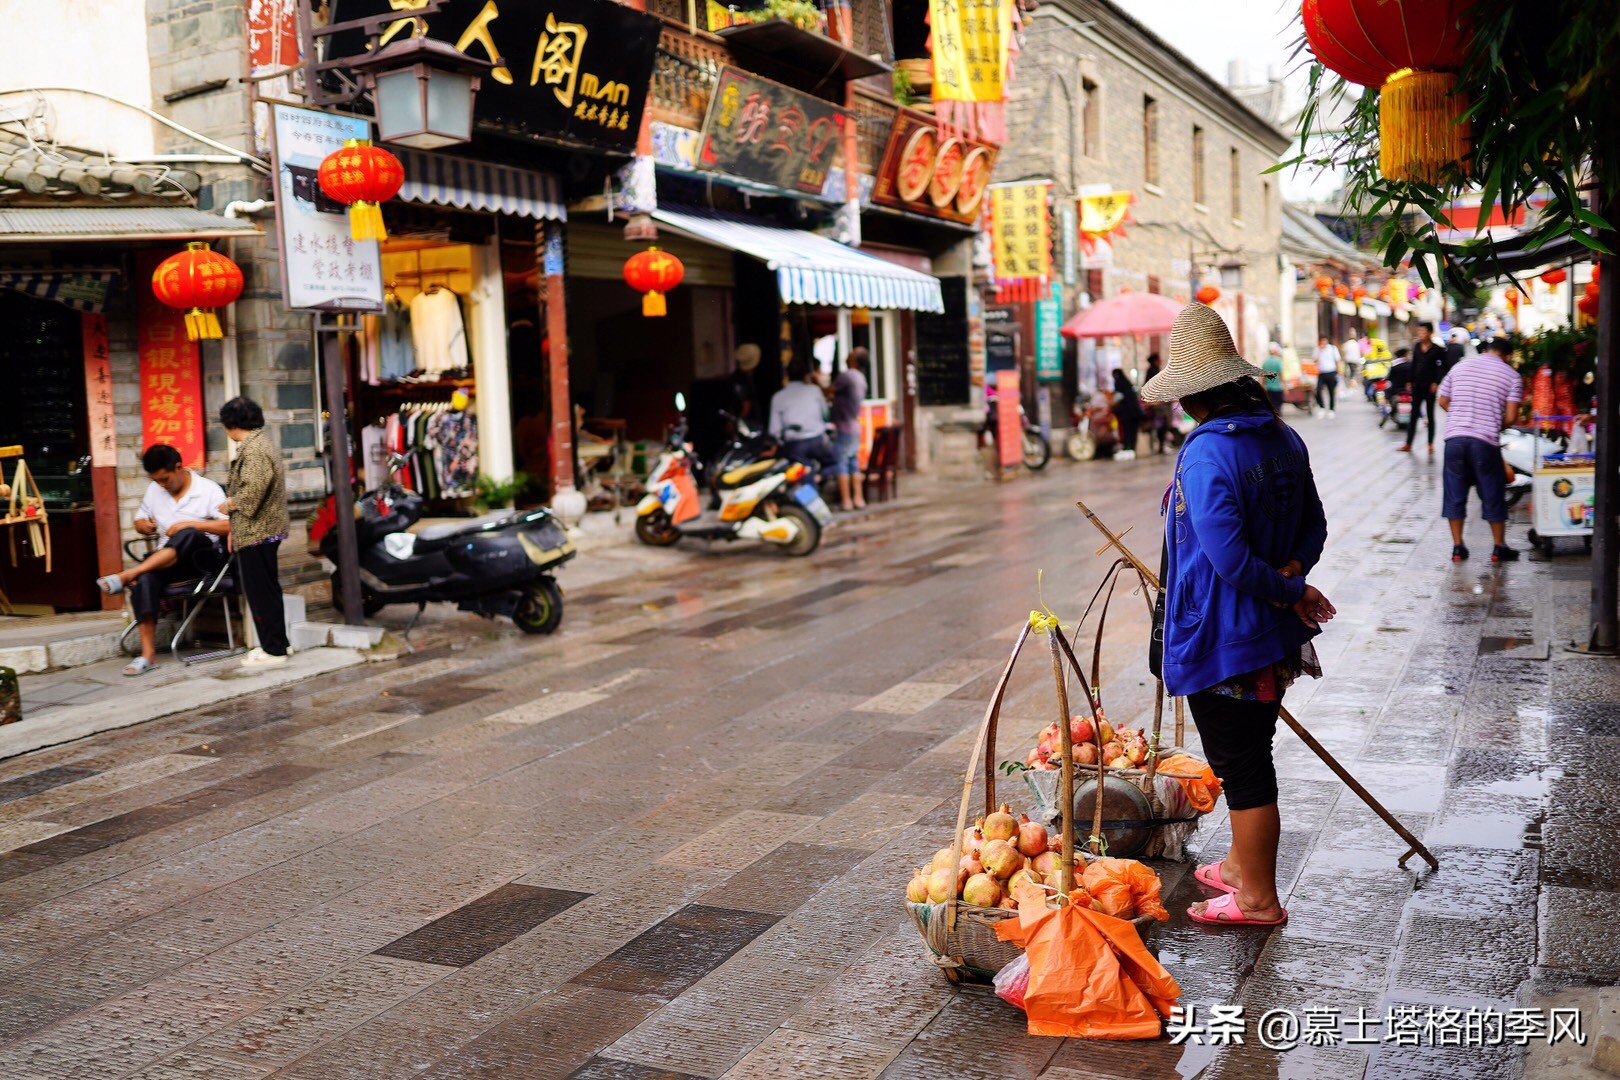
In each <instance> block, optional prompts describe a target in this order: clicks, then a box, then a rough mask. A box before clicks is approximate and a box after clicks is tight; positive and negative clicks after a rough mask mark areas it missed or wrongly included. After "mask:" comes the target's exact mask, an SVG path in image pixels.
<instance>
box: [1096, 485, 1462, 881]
mask: <svg viewBox="0 0 1620 1080" xmlns="http://www.w3.org/2000/svg"><path fill="white" fill-rule="evenodd" d="M1075 505H1076V506H1078V507H1079V508H1080V510H1081V512H1082V513H1084V514H1085V515H1086V517H1087V518H1089V519H1090V520H1091V523H1092V524H1093V525H1095V526H1097V529H1098V530H1099V531H1100V532H1101V533H1102V534H1103V535H1104V536H1106V537H1108V543H1109V545H1110V546H1112V547H1114V548H1116V549H1118V551H1119V553H1120V554H1121V555H1123V556H1124V557H1125V558H1126V559H1128V560H1130V563H1131V565H1132V566H1134V567H1136V569H1137V570H1138V571H1139V572H1140V573H1141V574H1142V575H1143V576H1144V577H1145V578H1146V580H1147V581H1148V583H1149V584H1151V585H1152V586H1153V587H1154V588H1155V589H1157V588H1159V575H1157V574H1155V573H1154V572H1153V571H1151V570H1149V569H1148V568H1147V567H1146V566H1144V565H1143V564H1142V560H1140V559H1138V558H1137V557H1136V556H1135V555H1134V554H1132V553H1131V550H1130V549H1129V548H1127V547H1126V546H1125V545H1124V544H1123V543H1121V542H1120V540H1119V538H1118V537H1117V536H1115V535H1114V533H1112V532H1110V531H1109V529H1108V526H1106V525H1104V524H1103V523H1102V520H1101V519H1100V518H1098V517H1097V515H1096V514H1093V513H1092V512H1091V508H1090V507H1088V506H1086V504H1085V503H1083V502H1078V501H1077V502H1076V503H1075ZM1278 713H1279V714H1280V715H1281V716H1282V719H1283V723H1285V724H1287V725H1288V726H1289V727H1290V728H1292V729H1293V730H1294V734H1295V735H1298V736H1299V737H1300V740H1301V741H1302V742H1304V744H1305V745H1306V746H1308V747H1310V748H1311V750H1312V751H1314V752H1315V754H1316V756H1317V757H1319V758H1321V759H1322V761H1323V763H1324V764H1326V765H1327V767H1328V768H1330V769H1332V770H1333V772H1334V773H1335V774H1336V775H1337V776H1338V777H1339V779H1340V780H1343V781H1344V783H1345V786H1346V787H1348V788H1349V789H1350V790H1351V791H1353V792H1355V793H1356V795H1357V796H1358V797H1360V799H1361V801H1362V802H1364V803H1366V804H1367V805H1368V806H1369V807H1371V808H1372V811H1373V813H1375V814H1377V815H1378V816H1379V817H1381V818H1383V819H1384V824H1386V825H1388V826H1389V827H1390V828H1391V829H1394V830H1395V834H1396V835H1397V836H1399V837H1400V838H1401V839H1402V840H1405V841H1406V842H1407V843H1408V844H1409V845H1411V846H1410V847H1409V848H1408V849H1407V851H1406V854H1405V855H1402V856H1401V857H1400V865H1401V866H1405V865H1406V860H1408V859H1410V858H1411V857H1412V856H1413V855H1421V856H1423V861H1424V862H1426V863H1428V864H1429V865H1430V866H1432V867H1434V868H1435V869H1436V870H1438V869H1440V862H1439V860H1438V859H1436V858H1435V857H1434V856H1433V855H1432V854H1430V852H1429V849H1428V848H1426V847H1424V846H1423V842H1422V841H1421V840H1419V839H1418V838H1417V837H1415V836H1413V835H1412V833H1411V831H1410V830H1409V829H1407V827H1406V826H1405V825H1402V824H1401V823H1400V820H1399V819H1398V818H1396V816H1395V815H1394V814H1392V813H1390V812H1389V811H1388V810H1386V809H1384V805H1383V804H1382V803H1380V802H1379V801H1378V800H1377V799H1375V798H1373V796H1372V793H1371V792H1369V791H1368V790H1367V789H1366V788H1364V787H1362V786H1361V783H1360V781H1358V780H1357V779H1356V778H1355V777H1354V776H1351V775H1350V771H1349V770H1348V769H1346V768H1345V767H1344V766H1343V765H1340V764H1339V762H1338V760H1337V759H1336V758H1335V757H1334V756H1333V755H1332V754H1330V753H1328V751H1327V748H1326V747H1325V746H1323V745H1322V744H1321V743H1319V742H1317V741H1316V737H1315V736H1313V735H1312V734H1311V733H1310V732H1309V731H1306V730H1305V725H1303V724H1301V723H1300V722H1299V721H1298V720H1296V719H1294V714H1293V713H1291V712H1289V711H1288V710H1287V709H1285V708H1281V707H1279V708H1278Z"/></svg>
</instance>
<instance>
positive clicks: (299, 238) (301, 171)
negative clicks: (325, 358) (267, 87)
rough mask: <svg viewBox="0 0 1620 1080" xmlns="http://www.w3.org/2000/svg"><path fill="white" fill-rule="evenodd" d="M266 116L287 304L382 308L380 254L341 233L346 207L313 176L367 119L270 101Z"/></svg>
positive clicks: (359, 135) (362, 132)
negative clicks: (272, 143)
mask: <svg viewBox="0 0 1620 1080" xmlns="http://www.w3.org/2000/svg"><path fill="white" fill-rule="evenodd" d="M274 122H275V133H276V191H277V195H276V224H277V225H278V227H279V229H280V236H281V274H282V278H281V285H282V296H284V297H285V298H286V303H287V307H288V308H290V309H292V310H295V311H372V312H380V311H382V309H383V279H382V254H381V252H380V249H379V247H378V245H377V241H375V240H356V239H354V238H353V237H352V236H350V235H349V216H348V212H347V210H348V208H347V207H345V206H344V205H343V204H342V203H340V202H337V201H336V200H333V199H330V198H328V197H327V195H326V193H325V192H323V191H322V190H321V186H320V183H319V181H317V179H316V171H317V170H318V169H319V168H320V164H321V162H322V161H323V160H324V159H325V158H326V155H328V154H330V153H331V152H332V151H334V150H340V149H342V147H343V142H344V140H345V139H369V138H370V137H371V121H369V120H367V119H365V118H364V117H356V116H336V115H333V114H332V113H326V112H321V111H319V110H316V109H300V108H297V107H295V106H292V105H276V106H275V107H274ZM141 280H145V279H144V278H143V279H141Z"/></svg>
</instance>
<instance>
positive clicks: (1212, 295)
mask: <svg viewBox="0 0 1620 1080" xmlns="http://www.w3.org/2000/svg"><path fill="white" fill-rule="evenodd" d="M1197 295H1198V302H1199V303H1200V304H1204V305H1206V306H1207V305H1209V304H1213V303H1214V302H1215V301H1217V300H1219V299H1220V298H1221V290H1219V289H1217V288H1216V287H1215V286H1213V285H1205V286H1203V287H1202V288H1200V289H1199V290H1198V294H1197Z"/></svg>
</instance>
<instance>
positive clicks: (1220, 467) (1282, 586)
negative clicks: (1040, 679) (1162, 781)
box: [1142, 304, 1336, 926]
mask: <svg viewBox="0 0 1620 1080" xmlns="http://www.w3.org/2000/svg"><path fill="white" fill-rule="evenodd" d="M1264 375H1265V373H1264V371H1262V370H1261V369H1259V368H1256V367H1254V366H1252V365H1250V364H1249V363H1248V362H1247V361H1246V360H1244V359H1243V358H1242V357H1241V356H1239V355H1238V354H1237V349H1236V348H1235V347H1234V346H1233V344H1232V337H1231V334H1230V333H1228V331H1227V329H1226V324H1225V323H1224V322H1222V321H1221V318H1220V316H1219V315H1216V314H1215V313H1214V312H1213V311H1211V310H1210V309H1209V308H1207V307H1204V306H1203V305H1202V304H1190V305H1188V306H1187V307H1186V308H1184V309H1182V312H1181V314H1180V315H1179V316H1177V318H1176V321H1175V325H1174V327H1173V328H1172V329H1171V331H1170V363H1169V365H1168V366H1167V367H1166V368H1165V370H1164V372H1163V373H1162V374H1160V375H1158V376H1157V377H1155V378H1154V379H1153V380H1152V381H1150V382H1149V383H1148V384H1147V385H1146V386H1144V387H1142V397H1143V398H1144V399H1145V400H1148V401H1170V400H1173V399H1177V398H1179V399H1180V400H1181V407H1182V408H1183V409H1185V410H1186V411H1187V412H1188V413H1189V414H1190V415H1191V416H1192V417H1193V418H1194V419H1195V420H1197V421H1198V426H1197V427H1196V428H1194V429H1193V432H1192V434H1190V435H1188V436H1187V440H1186V442H1184V443H1182V445H1181V453H1180V454H1178V455H1177V457H1176V474H1175V479H1174V481H1172V483H1171V485H1170V489H1169V490H1168V491H1167V492H1166V493H1165V499H1164V504H1163V509H1162V511H1161V512H1162V513H1163V514H1164V518H1165V524H1164V552H1165V554H1164V568H1165V569H1164V583H1163V584H1164V652H1163V677H1164V685H1165V689H1166V690H1168V691H1169V692H1170V693H1171V694H1174V695H1175V696H1177V697H1185V698H1186V699H1187V704H1188V705H1189V706H1190V708H1191V709H1192V714H1193V722H1194V723H1195V724H1196V725H1197V726H1198V735H1199V738H1200V739H1201V740H1202V742H1203V745H1204V754H1205V756H1206V757H1207V758H1208V760H1209V763H1210V766H1211V767H1212V768H1213V769H1214V770H1215V775H1217V776H1219V777H1220V778H1221V782H1222V784H1223V785H1224V786H1225V788H1226V800H1227V805H1228V806H1229V807H1230V809H1231V812H1232V846H1231V849H1230V850H1229V852H1228V853H1227V855H1226V857H1225V858H1224V859H1222V860H1221V861H1219V862H1216V863H1213V864H1211V865H1208V866H1200V867H1198V869H1197V870H1196V871H1195V875H1196V877H1197V880H1198V881H1199V883H1200V884H1202V885H1204V886H1205V887H1206V888H1208V889H1210V890H1212V891H1214V892H1215V893H1217V894H1219V895H1217V896H1216V897H1215V898H1213V899H1211V900H1208V901H1205V902H1203V903H1198V904H1194V905H1193V906H1192V907H1190V908H1189V909H1188V910H1187V914H1188V916H1189V917H1190V918H1192V919H1193V920H1194V921H1195V922H1201V923H1209V924H1213V925H1219V926H1228V925H1238V926H1243V925H1248V926H1277V925H1280V924H1281V923H1283V922H1285V921H1287V919H1288V912H1287V911H1285V910H1284V909H1283V906H1282V901H1281V900H1280V899H1279V897H1278V895H1277V847H1278V841H1279V838H1280V836H1281V830H1282V818H1281V816H1280V814H1279V811H1278V807H1277V796H1278V790H1277V768H1276V763H1275V762H1274V761H1273V759H1272V756H1271V743H1272V738H1273V737H1274V735H1275V733H1276V728H1277V719H1278V717H1279V715H1280V713H1281V710H1282V699H1283V695H1284V693H1285V692H1286V691H1287V689H1288V687H1289V686H1290V685H1291V684H1292V683H1293V682H1294V681H1295V680H1296V679H1298V678H1299V676H1301V675H1310V676H1312V677H1313V678H1317V677H1320V676H1321V673H1322V672H1321V666H1320V664H1319V663H1318V662H1317V658H1316V650H1315V648H1314V647H1313V646H1312V645H1311V639H1312V638H1314V637H1315V636H1316V635H1317V634H1319V633H1320V632H1321V624H1322V623H1324V622H1326V621H1327V620H1329V619H1331V618H1332V617H1333V616H1334V615H1335V614H1336V612H1335V610H1334V607H1333V605H1332V604H1331V603H1329V602H1328V599H1327V597H1325V596H1323V595H1322V593H1321V592H1320V591H1319V590H1317V588H1316V587H1315V586H1313V585H1311V584H1309V583H1308V582H1307V581H1306V577H1307V575H1308V574H1309V573H1310V572H1311V570H1312V569H1313V568H1314V567H1315V566H1316V563H1317V560H1318V559H1320V558H1321V555H1322V546H1323V544H1324V543H1325V542H1326V541H1327V519H1326V517H1325V516H1324V514H1323V512H1322V501H1321V499H1320V498H1319V497H1318V496H1317V493H1316V482H1315V480H1314V479H1313V477H1312V475H1311V463H1310V454H1309V452H1308V451H1307V450H1306V448H1305V442H1304V440H1302V439H1301V438H1300V437H1299V435H1298V433H1296V432H1295V431H1294V430H1293V429H1292V428H1290V427H1289V426H1288V425H1287V424H1285V423H1283V422H1282V420H1281V419H1279V418H1278V416H1277V413H1276V411H1275V410H1274V409H1272V407H1271V402H1270V400H1269V399H1268V398H1267V397H1266V394H1265V391H1264V390H1263V389H1262V388H1261V384H1260V379H1262V378H1263V377H1264Z"/></svg>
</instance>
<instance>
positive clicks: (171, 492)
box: [96, 443, 231, 675]
mask: <svg viewBox="0 0 1620 1080" xmlns="http://www.w3.org/2000/svg"><path fill="white" fill-rule="evenodd" d="M141 466H142V468H144V469H145V470H146V475H147V476H149V477H151V478H152V483H151V484H149V485H148V486H147V488H146V495H145V496H144V497H143V498H142V499H141V505H140V508H139V509H137V510H136V511H135V523H134V524H135V531H136V532H138V533H140V534H141V535H142V536H156V537H158V546H157V548H156V549H154V550H153V552H152V554H150V555H148V556H147V557H146V558H145V559H143V560H141V561H140V562H139V563H137V564H136V565H134V566H132V567H130V568H129V569H128V570H125V571H123V572H122V573H118V574H108V575H107V576H106V577H102V578H97V579H96V584H97V585H99V586H101V588H102V590H103V591H104V592H107V593H120V592H123V591H124V589H125V588H128V589H129V603H130V607H131V608H133V609H134V611H135V621H136V622H137V623H139V624H140V634H141V655H140V656H137V657H136V658H135V659H134V660H132V661H130V663H129V665H128V666H127V667H125V668H124V674H125V675H144V674H146V673H147V672H148V671H151V670H152V668H154V667H156V666H157V616H158V607H159V605H160V603H161V602H162V600H163V593H164V591H165V590H166V589H167V588H168V587H169V586H170V585H172V584H174V583H176V582H180V581H191V580H194V579H196V578H201V577H207V576H208V575H210V574H215V573H218V572H219V568H220V567H221V566H223V565H224V564H225V559H226V554H225V546H224V544H223V543H222V542H221V540H220V538H221V537H223V536H225V535H227V534H228V533H229V532H230V529H231V522H230V518H228V517H226V516H225V515H224V514H222V513H220V512H219V508H220V505H221V504H222V503H224V502H225V492H224V490H223V489H222V488H221V487H220V486H219V485H218V484H216V483H214V482H213V481H212V480H210V479H208V477H206V476H204V475H202V474H201V473H195V472H192V471H191V470H190V469H187V468H186V467H184V466H183V465H181V464H180V451H178V450H176V449H175V448H174V447H172V446H166V445H164V444H163V443H158V444H156V445H154V446H151V447H148V448H147V451H146V453H145V454H142V455H141Z"/></svg>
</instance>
